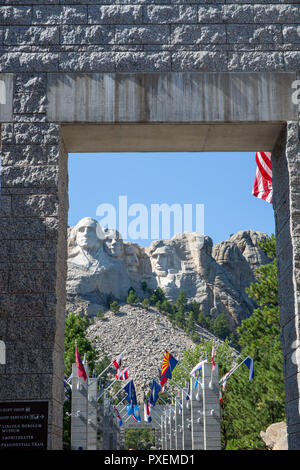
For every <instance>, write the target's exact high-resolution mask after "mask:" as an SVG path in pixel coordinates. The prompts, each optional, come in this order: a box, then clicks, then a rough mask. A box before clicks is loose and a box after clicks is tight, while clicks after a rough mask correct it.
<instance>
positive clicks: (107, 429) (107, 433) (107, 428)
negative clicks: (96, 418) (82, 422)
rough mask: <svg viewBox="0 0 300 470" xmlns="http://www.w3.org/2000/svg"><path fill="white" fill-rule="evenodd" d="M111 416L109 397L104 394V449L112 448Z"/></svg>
mask: <svg viewBox="0 0 300 470" xmlns="http://www.w3.org/2000/svg"><path fill="white" fill-rule="evenodd" d="M110 427H111V426H110V418H109V410H108V399H107V398H106V397H105V394H104V396H103V424H102V432H103V450H110Z"/></svg>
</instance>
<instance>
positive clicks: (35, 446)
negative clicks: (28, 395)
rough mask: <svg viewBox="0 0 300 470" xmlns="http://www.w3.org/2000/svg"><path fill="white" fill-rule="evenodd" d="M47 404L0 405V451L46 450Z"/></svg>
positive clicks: (37, 402)
mask: <svg viewBox="0 0 300 470" xmlns="http://www.w3.org/2000/svg"><path fill="white" fill-rule="evenodd" d="M47 425H48V402H47V401H34V402H4V403H0V450H11V449H15V450H47Z"/></svg>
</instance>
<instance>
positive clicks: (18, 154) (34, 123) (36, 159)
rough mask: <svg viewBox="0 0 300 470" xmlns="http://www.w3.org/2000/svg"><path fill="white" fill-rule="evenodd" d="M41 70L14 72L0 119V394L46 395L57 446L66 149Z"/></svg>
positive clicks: (5, 397) (51, 441) (1, 397)
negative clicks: (2, 359) (49, 112)
mask: <svg viewBox="0 0 300 470" xmlns="http://www.w3.org/2000/svg"><path fill="white" fill-rule="evenodd" d="M46 87H47V77H46V74H43V73H32V74H29V73H16V74H15V75H14V97H13V120H14V122H8V123H4V124H1V149H0V160H1V189H0V218H1V219H0V221H1V224H0V225H1V226H0V239H1V254H0V306H1V308H0V316H1V318H0V332H1V335H0V339H1V340H3V341H4V342H5V344H6V365H5V366H4V365H0V383H1V387H0V401H1V402H5V401H10V402H11V401H47V402H48V444H47V448H48V450H54V449H62V428H63V403H64V385H63V380H64V325H65V295H66V294H65V285H66V272H67V270H66V251H67V211H68V190H67V152H66V151H65V148H64V145H63V141H62V138H61V136H60V126H59V125H58V124H54V123H49V122H45V118H46V98H45V96H46Z"/></svg>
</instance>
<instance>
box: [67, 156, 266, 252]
mask: <svg viewBox="0 0 300 470" xmlns="http://www.w3.org/2000/svg"><path fill="white" fill-rule="evenodd" d="M255 171H256V163H255V153H254V152H251V153H238V152H233V153H232V152H230V153H215V152H208V153H131V154H129V153H122V154H109V153H104V154H70V155H69V204H70V208H69V225H70V226H72V225H75V224H76V223H77V222H78V221H79V220H80V219H81V218H83V217H93V218H95V219H97V220H99V221H100V217H98V216H97V215H96V210H97V207H98V206H99V205H100V204H103V203H109V204H112V205H113V206H114V207H115V208H116V210H117V214H118V206H119V196H127V203H128V207H129V206H130V205H132V204H134V203H140V204H144V205H145V206H146V207H147V209H148V212H149V225H150V207H151V206H150V205H151V204H162V203H166V204H169V205H171V204H174V203H178V204H180V205H182V206H183V204H192V207H193V210H194V209H195V207H196V204H204V232H205V235H209V236H210V237H211V238H212V239H213V242H214V243H218V242H220V241H222V240H226V239H227V238H228V237H229V236H230V234H232V233H236V232H238V231H239V230H246V229H253V230H258V231H262V232H266V233H267V234H269V235H271V233H274V232H275V226H274V215H273V208H272V205H271V204H269V203H267V202H265V201H262V200H260V199H257V198H256V197H254V196H252V194H251V192H252V186H253V181H254V176H255ZM194 214H195V213H194V212H193V217H194ZM134 218H135V217H128V223H130V222H131V221H132V220H133V219H134ZM194 224H195V221H194ZM117 228H118V227H117ZM193 230H195V226H193ZM173 235H174V232H173V226H171V236H173ZM149 236H150V234H149ZM159 238H160V237H159ZM127 239H129V240H130V238H127ZM133 241H136V242H137V243H139V244H140V245H143V246H147V245H149V244H150V243H151V241H152V240H151V239H148V238H147V239H142V240H141V239H139V240H133Z"/></svg>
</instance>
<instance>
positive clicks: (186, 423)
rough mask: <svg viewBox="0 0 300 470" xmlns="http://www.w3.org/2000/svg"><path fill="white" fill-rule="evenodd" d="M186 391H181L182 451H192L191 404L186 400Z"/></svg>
mask: <svg viewBox="0 0 300 470" xmlns="http://www.w3.org/2000/svg"><path fill="white" fill-rule="evenodd" d="M186 394H187V392H186V391H184V390H183V391H182V392H181V395H182V400H181V401H182V410H181V411H182V414H181V418H182V450H192V431H191V404H190V400H187V399H186Z"/></svg>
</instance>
